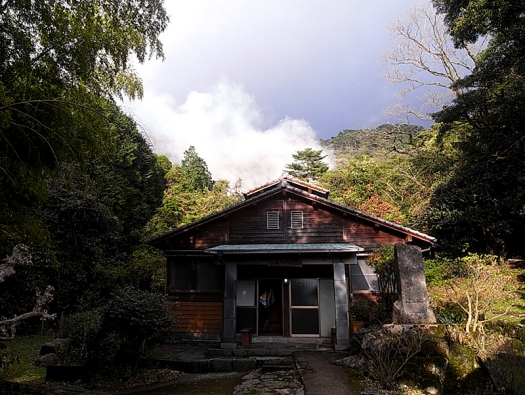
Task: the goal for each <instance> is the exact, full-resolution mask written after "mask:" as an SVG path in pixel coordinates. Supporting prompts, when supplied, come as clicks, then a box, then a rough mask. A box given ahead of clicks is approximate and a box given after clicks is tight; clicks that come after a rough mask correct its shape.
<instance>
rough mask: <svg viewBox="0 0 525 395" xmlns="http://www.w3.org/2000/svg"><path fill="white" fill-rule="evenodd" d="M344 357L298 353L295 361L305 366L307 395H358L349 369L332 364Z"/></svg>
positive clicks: (326, 353) (324, 353)
mask: <svg viewBox="0 0 525 395" xmlns="http://www.w3.org/2000/svg"><path fill="white" fill-rule="evenodd" d="M340 356H342V355H340V354H338V353H332V352H315V351H312V352H296V353H295V359H296V361H297V362H298V363H299V364H300V365H301V366H304V368H303V371H302V375H303V380H304V385H305V390H306V395H326V394H329V395H358V394H359V392H358V391H355V390H354V388H353V387H352V385H351V382H350V379H349V375H348V371H347V369H345V368H343V367H341V366H336V365H333V364H331V363H330V360H331V359H334V358H338V357H340Z"/></svg>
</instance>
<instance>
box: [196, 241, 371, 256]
mask: <svg viewBox="0 0 525 395" xmlns="http://www.w3.org/2000/svg"><path fill="white" fill-rule="evenodd" d="M360 251H364V248H362V247H359V246H356V245H355V244H350V243H311V244H223V245H220V246H215V247H212V248H208V249H207V250H205V252H207V253H210V254H294V253H295V254H297V253H299V254H300V253H319V252H323V253H332V252H360Z"/></svg>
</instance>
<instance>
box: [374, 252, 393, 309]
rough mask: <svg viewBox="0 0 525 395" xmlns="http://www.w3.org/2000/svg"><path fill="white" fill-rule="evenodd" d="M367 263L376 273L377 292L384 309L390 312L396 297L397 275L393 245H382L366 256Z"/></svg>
mask: <svg viewBox="0 0 525 395" xmlns="http://www.w3.org/2000/svg"><path fill="white" fill-rule="evenodd" d="M366 263H367V265H369V266H371V267H372V268H373V269H374V272H375V273H376V274H377V275H378V285H379V292H380V293H381V300H382V301H383V302H384V303H385V307H386V310H387V311H388V312H392V310H393V307H394V302H395V301H396V299H397V293H398V289H397V276H396V268H395V257H394V246H393V245H383V246H381V248H379V250H377V251H374V252H372V253H371V254H370V255H368V257H367V258H366Z"/></svg>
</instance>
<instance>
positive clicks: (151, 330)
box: [63, 287, 173, 376]
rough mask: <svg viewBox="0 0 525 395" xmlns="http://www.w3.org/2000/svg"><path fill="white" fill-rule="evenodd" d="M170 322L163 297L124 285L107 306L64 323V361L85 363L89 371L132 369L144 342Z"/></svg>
mask: <svg viewBox="0 0 525 395" xmlns="http://www.w3.org/2000/svg"><path fill="white" fill-rule="evenodd" d="M172 325H173V319H172V317H171V316H170V314H169V312H168V310H167V306H166V302H165V299H164V297H163V296H161V295H157V294H153V293H149V292H146V291H142V290H139V289H135V288H132V287H126V288H122V289H119V290H117V291H116V292H115V293H114V295H112V297H111V299H110V300H109V302H108V303H107V305H106V306H104V307H102V308H100V309H98V310H92V311H86V312H82V313H78V314H75V315H73V316H72V317H71V318H70V319H69V320H68V323H67V327H68V334H69V339H70V346H69V349H68V352H67V355H64V356H63V359H64V360H67V361H68V362H69V363H78V364H85V365H86V366H88V367H89V368H90V370H91V372H92V373H97V372H101V371H105V370H109V369H111V370H115V369H114V368H116V369H117V370H123V371H124V375H125V376H128V375H130V374H132V373H133V372H134V370H135V369H136V367H137V364H138V361H139V359H140V357H141V355H143V353H144V351H145V347H146V342H147V341H148V340H151V339H153V338H154V337H155V336H156V335H157V334H158V333H159V332H160V330H161V329H163V328H169V327H170V326H172Z"/></svg>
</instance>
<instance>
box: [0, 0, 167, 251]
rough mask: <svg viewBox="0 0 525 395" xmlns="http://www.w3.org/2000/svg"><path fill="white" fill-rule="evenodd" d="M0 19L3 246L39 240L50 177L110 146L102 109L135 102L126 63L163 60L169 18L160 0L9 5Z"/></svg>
mask: <svg viewBox="0 0 525 395" xmlns="http://www.w3.org/2000/svg"><path fill="white" fill-rule="evenodd" d="M0 13H1V15H2V17H1V18H0V31H1V32H2V34H1V35H0V174H1V175H2V176H1V177H0V244H1V245H7V246H8V247H9V246H12V245H14V244H17V243H20V242H28V240H27V239H32V240H33V241H35V240H37V239H39V240H38V242H39V243H44V242H46V239H45V235H43V233H45V232H42V230H41V224H40V223H39V221H38V219H35V215H34V210H36V209H37V208H38V206H39V205H40V204H41V203H42V202H43V201H44V200H45V199H46V197H47V192H48V189H47V184H46V178H47V177H48V176H49V174H52V173H53V172H54V171H56V169H57V168H58V167H59V166H60V164H62V163H64V162H71V161H74V162H78V163H81V164H85V163H86V161H87V160H88V159H89V158H90V157H92V155H94V154H106V153H107V152H108V151H110V150H111V149H113V148H114V140H113V138H112V137H113V135H112V133H111V128H112V127H111V122H110V121H109V120H108V118H107V114H106V111H105V106H106V104H107V102H108V101H112V100H113V96H114V95H118V96H123V95H127V96H129V97H130V98H134V97H140V96H141V94H142V86H141V82H140V79H139V78H138V76H137V75H136V74H135V73H134V71H133V68H132V66H131V61H132V59H133V58H136V59H137V60H138V61H139V62H143V61H144V60H145V59H146V58H147V57H148V56H153V55H157V56H162V55H163V53H162V45H161V43H160V41H159V39H158V36H159V34H160V33H161V32H162V31H163V30H164V29H165V28H166V26H167V23H168V17H167V15H166V12H165V10H164V8H163V1H162V0H150V1H145V0H123V1H115V0H93V1H89V2H88V1H73V0H35V1H24V0H14V1H7V2H2V3H1V5H0ZM13 202H16V203H15V204H13ZM39 228H40V230H39Z"/></svg>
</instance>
